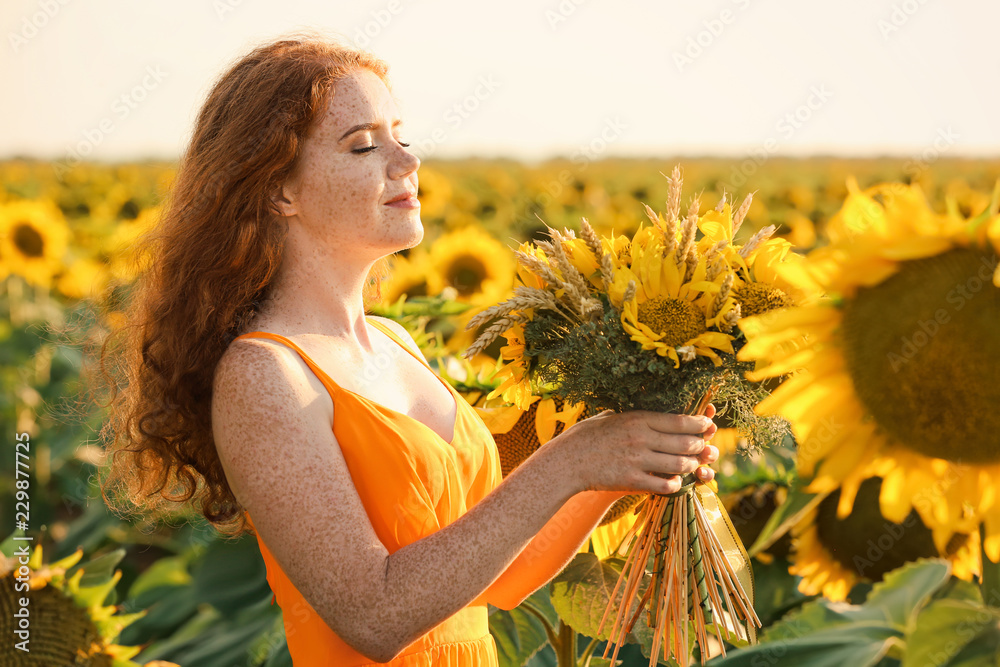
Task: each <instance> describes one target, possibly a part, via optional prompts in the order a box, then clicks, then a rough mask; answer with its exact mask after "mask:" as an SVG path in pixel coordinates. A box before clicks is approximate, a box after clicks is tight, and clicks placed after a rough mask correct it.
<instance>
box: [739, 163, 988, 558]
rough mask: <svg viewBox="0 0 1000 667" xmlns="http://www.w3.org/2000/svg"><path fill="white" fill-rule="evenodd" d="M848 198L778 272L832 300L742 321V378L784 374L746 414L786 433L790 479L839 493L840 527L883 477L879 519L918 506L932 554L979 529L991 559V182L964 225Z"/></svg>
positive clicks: (890, 200) (924, 211) (905, 207)
mask: <svg viewBox="0 0 1000 667" xmlns="http://www.w3.org/2000/svg"><path fill="white" fill-rule="evenodd" d="M848 192H849V194H848V197H847V199H846V201H845V203H844V205H843V208H842V209H841V210H840V212H839V213H837V215H835V216H834V217H833V219H831V221H830V223H829V225H828V227H827V233H828V235H829V238H830V244H829V245H827V246H825V247H822V248H818V249H816V250H814V251H812V252H811V253H810V254H809V255H808V256H807V263H806V266H804V267H792V269H791V270H789V271H785V272H783V274H784V275H785V277H788V278H789V279H793V280H798V281H800V283H801V284H803V285H805V286H807V287H809V288H810V289H811V288H812V287H818V288H819V289H821V290H822V291H824V292H826V294H827V295H828V297H827V298H823V299H818V300H816V301H815V302H814V303H811V304H808V305H802V306H796V307H791V308H785V309H781V310H778V311H774V312H771V313H766V314H764V315H758V316H755V317H750V318H746V319H744V320H742V321H741V322H740V327H741V328H742V329H743V331H744V332H745V333H746V335H747V338H748V343H747V345H746V346H744V347H743V348H742V350H741V351H740V353H739V355H738V356H739V358H740V359H742V360H756V361H757V362H758V369H757V370H756V371H755V372H754V373H751V374H749V375H748V377H749V378H751V379H762V378H765V377H777V376H784V375H786V374H788V373H793V374H792V375H791V377H789V378H788V379H786V380H785V381H784V382H783V383H782V384H781V386H780V387H778V388H777V389H776V390H774V392H773V393H772V394H771V395H770V396H769V397H768V398H767V399H765V400H764V401H763V402H761V403H760V404H759V405H758V406H757V411H758V413H759V414H781V415H782V416H784V417H786V418H787V419H788V420H789V421H791V422H792V428H793V432H794V434H795V436H796V439H797V441H798V452H797V467H798V472H799V475H800V476H801V477H802V478H803V479H805V480H811V483H810V485H809V487H808V489H807V490H808V491H810V492H814V493H824V492H831V491H833V490H835V489H838V488H839V491H840V494H839V505H838V512H839V516H840V517H841V518H843V517H844V516H846V514H847V513H848V512H849V511H850V508H851V507H852V506H853V505H854V499H855V496H856V495H857V493H858V489H859V488H860V486H861V484H862V482H863V480H865V479H867V478H869V477H874V476H879V477H881V478H883V480H884V483H883V484H882V487H881V493H880V494H879V503H880V508H881V513H882V515H883V516H885V517H886V519H888V520H890V521H892V522H895V523H902V522H903V521H904V520H905V519H906V518H907V516H908V515H909V513H910V512H911V511H912V510H914V509H915V510H916V511H917V512H918V514H919V516H920V519H921V521H922V522H923V523H924V524H925V525H926V526H928V527H929V528H931V529H932V531H933V537H934V543H935V545H936V546H937V548H938V550H939V551H941V552H944V551H945V549H946V547H947V545H948V542H949V540H950V539H951V537H952V535H953V534H955V533H967V534H970V533H972V532H974V531H975V530H976V528H977V526H978V525H979V523H980V522H985V527H986V533H985V535H984V546H985V547H986V550H987V552H988V554H989V555H990V558H991V559H994V560H1000V482H998V480H1000V448H998V447H997V444H996V443H997V441H996V434H997V433H998V432H1000V413H998V412H997V410H996V405H997V404H998V403H1000V383H998V382H997V377H998V376H997V362H996V360H997V359H1000V336H997V325H998V324H1000V290H998V289H997V287H1000V272H998V270H997V253H998V252H1000V217H998V216H997V209H998V201H1000V185H998V189H997V192H996V193H995V195H994V199H993V203H992V205H991V207H990V209H989V211H987V212H986V213H984V214H983V215H980V216H978V217H977V218H976V219H973V220H968V219H964V218H962V217H961V216H960V215H957V214H956V213H955V212H954V211H952V212H949V213H947V214H945V215H939V214H936V213H934V211H932V210H931V208H930V206H929V205H928V203H927V201H926V199H925V198H924V196H923V194H922V191H921V190H920V188H919V187H918V186H912V185H911V186H907V185H903V184H881V185H876V186H873V187H872V188H869V189H867V190H865V191H861V190H860V189H859V188H858V186H857V183H856V182H855V181H854V180H853V179H849V180H848Z"/></svg>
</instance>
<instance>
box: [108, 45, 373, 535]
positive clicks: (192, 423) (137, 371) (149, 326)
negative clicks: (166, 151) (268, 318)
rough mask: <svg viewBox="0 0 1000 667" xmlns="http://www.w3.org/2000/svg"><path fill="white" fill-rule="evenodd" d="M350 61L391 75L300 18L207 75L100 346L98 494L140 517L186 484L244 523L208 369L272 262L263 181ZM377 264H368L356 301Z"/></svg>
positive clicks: (257, 297)
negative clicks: (103, 416) (158, 210)
mask: <svg viewBox="0 0 1000 667" xmlns="http://www.w3.org/2000/svg"><path fill="white" fill-rule="evenodd" d="M361 68H367V69H369V70H371V71H372V72H374V73H375V74H377V75H378V76H379V77H380V78H381V79H382V80H383V81H384V82H385V84H386V86H387V87H390V86H389V81H388V78H387V72H388V65H387V64H386V63H384V62H383V61H381V60H379V59H378V58H376V57H375V56H373V55H372V54H370V53H368V52H365V51H361V50H358V49H355V48H353V47H351V46H349V45H347V44H346V43H344V42H342V41H340V40H339V39H336V38H330V37H327V36H323V35H321V34H319V33H316V32H307V33H303V32H299V33H296V34H294V35H290V36H287V37H283V38H281V39H278V40H277V41H273V42H270V43H266V44H262V45H259V46H257V47H256V48H254V49H253V50H252V51H250V52H249V53H248V54H247V55H245V56H244V57H242V58H240V59H239V60H238V61H237V62H236V63H235V64H233V65H232V66H231V67H230V68H229V69H228V71H226V72H225V73H224V74H222V76H221V77H220V78H219V79H218V80H217V81H216V82H215V85H214V86H213V87H212V89H211V92H210V93H209V94H208V97H207V99H206V100H205V103H204V105H203V106H202V108H201V111H200V112H199V114H198V118H197V121H196V122H195V127H194V134H193V137H192V139H191V143H190V145H189V147H188V148H187V151H186V152H185V154H184V156H183V158H182V159H181V161H180V164H179V167H178V171H177V176H176V180H175V182H174V185H173V187H172V190H171V192H170V193H169V195H168V197H167V200H166V202H165V203H164V206H163V209H162V210H163V214H162V216H161V217H160V220H159V221H158V224H157V227H156V228H155V229H154V230H153V231H152V232H151V233H150V234H148V235H147V236H146V237H144V239H143V241H142V244H141V247H140V251H139V253H138V254H137V260H136V263H137V271H138V273H139V278H138V279H137V282H136V283H135V285H134V287H133V290H132V293H131V296H130V299H129V304H128V306H127V310H126V314H127V318H126V321H127V325H125V326H123V327H121V328H118V329H116V330H114V331H113V332H112V333H111V334H110V335H108V336H107V337H106V338H105V340H104V342H103V344H102V345H101V347H100V369H101V375H102V377H103V379H104V381H105V382H106V383H107V386H109V387H110V398H109V399H108V402H107V403H106V405H105V407H107V408H108V412H107V421H106V422H105V424H104V426H103V427H102V429H101V438H102V440H103V443H104V447H105V451H106V453H107V454H108V455H109V456H108V457H107V458H108V460H109V461H110V462H109V463H107V465H106V469H105V470H102V475H101V476H102V477H103V479H102V481H101V493H102V495H103V496H104V499H105V501H106V502H108V505H109V506H110V507H113V508H115V507H116V503H115V502H114V501H113V500H112V499H111V498H109V496H108V493H107V491H108V490H109V489H113V490H114V492H115V495H117V496H120V497H122V498H123V499H124V500H125V501H127V502H128V503H130V504H132V505H134V506H135V507H137V508H138V509H139V510H140V511H141V513H142V514H145V515H147V516H150V517H154V516H155V517H162V516H165V515H168V514H171V513H172V511H173V510H176V509H178V505H177V503H186V502H187V501H189V500H191V499H192V498H193V499H194V501H193V503H197V504H199V509H200V511H201V514H202V515H203V516H204V517H205V518H206V519H207V520H208V521H209V522H211V523H212V524H213V525H214V526H215V527H216V528H217V529H218V530H219V531H220V532H222V533H224V534H227V535H237V534H242V533H244V532H249V528H248V526H247V523H246V519H245V516H244V513H243V511H242V507H241V505H240V504H239V502H238V501H237V500H236V497H235V496H234V495H233V492H232V490H231V489H230V487H229V484H228V483H227V481H226V476H225V473H224V471H223V468H222V464H221V462H220V460H219V456H218V453H217V452H216V448H215V442H214V439H213V437H212V424H211V401H212V378H213V375H214V372H215V368H216V365H217V364H218V361H219V359H220V358H221V357H222V354H223V352H225V350H226V348H227V347H228V346H229V344H230V343H231V342H232V340H233V339H234V338H235V337H236V336H237V335H239V334H240V333H242V332H244V331H245V330H246V329H245V327H247V326H248V324H249V322H250V321H251V319H252V318H253V317H254V315H255V314H256V313H257V312H258V309H259V307H260V305H261V304H262V302H263V301H264V300H266V299H267V297H268V295H269V290H270V287H271V285H272V281H273V279H274V277H275V275H276V273H277V271H278V268H279V265H280V261H281V257H282V249H283V244H284V239H285V233H286V229H287V227H286V224H285V222H284V221H283V220H282V219H281V218H280V217H279V214H278V211H277V210H276V209H275V207H274V204H273V203H272V201H271V199H270V197H269V194H270V193H272V192H273V191H274V189H275V188H276V187H278V186H279V185H280V184H281V183H282V182H283V180H284V179H285V178H286V177H288V176H289V174H291V173H292V172H293V170H294V169H295V167H296V164H297V161H298V158H299V155H300V151H301V148H302V144H303V140H304V139H305V137H306V135H307V133H308V131H309V129H310V127H311V126H312V125H313V123H314V121H317V120H318V118H319V117H320V116H321V114H322V112H323V111H324V110H325V109H326V107H327V103H328V101H329V99H330V96H331V95H333V94H334V85H335V82H336V81H337V80H338V79H341V78H343V77H344V76H346V75H348V74H350V73H351V72H352V71H356V70H358V69H361ZM387 266H388V264H387V262H386V260H385V259H384V258H383V260H380V262H378V263H376V265H375V266H374V267H373V271H372V275H371V276H370V277H369V281H368V283H367V285H366V289H365V295H364V296H365V302H366V307H367V306H368V305H370V304H371V302H372V301H375V300H377V299H378V298H379V290H378V285H379V281H380V279H381V278H382V277H384V275H385V272H386V269H387ZM105 473H106V474H105ZM164 510H165V511H164Z"/></svg>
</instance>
